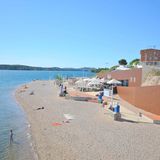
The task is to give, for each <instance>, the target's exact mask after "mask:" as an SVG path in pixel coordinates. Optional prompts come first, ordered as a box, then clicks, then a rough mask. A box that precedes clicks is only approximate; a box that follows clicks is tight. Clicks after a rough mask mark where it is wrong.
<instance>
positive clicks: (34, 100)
mask: <svg viewBox="0 0 160 160" xmlns="http://www.w3.org/2000/svg"><path fill="white" fill-rule="evenodd" d="M24 87H25V89H24ZM31 92H33V93H34V94H31ZM58 92H59V89H58V87H57V86H55V85H54V83H53V81H32V82H31V83H28V84H26V86H25V85H22V86H21V87H20V88H18V89H17V90H16V93H15V97H16V100H17V103H18V105H19V106H21V107H22V108H23V109H24V111H25V113H26V115H27V118H28V122H29V123H30V125H31V128H30V130H31V135H32V136H31V140H32V142H33V146H34V150H35V152H36V154H37V155H38V159H40V160H48V159H49V160H50V159H56V160H75V159H76V160H82V159H86V160H91V159H92V160H106V159H110V160H123V159H130V160H133V159H140V160H141V159H146V160H150V159H152V160H156V159H157V157H158V156H160V155H159V152H158V150H159V149H160V147H159V146H160V142H159V141H158V139H159V138H160V129H159V126H157V125H153V124H145V123H140V124H139V123H131V122H116V121H114V120H113V118H111V117H110V116H108V113H107V112H106V110H104V109H103V108H102V107H101V105H100V104H98V103H91V102H79V101H78V102H77V101H73V100H67V99H65V98H64V97H59V96H58ZM42 107H44V109H42ZM39 108H40V109H39ZM65 114H70V115H72V117H73V118H72V120H70V121H69V123H65V120H66V119H65V117H64V115H65ZM146 133H147V134H146ZM142 140H143V143H141V144H143V145H140V144H139V143H138V142H141V141H142ZM133 142H135V143H133ZM151 145H152V148H150V146H151ZM157 148H158V149H157ZM142 150H143V152H142ZM153 153H154V154H153Z"/></svg>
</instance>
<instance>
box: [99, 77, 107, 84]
mask: <svg viewBox="0 0 160 160" xmlns="http://www.w3.org/2000/svg"><path fill="white" fill-rule="evenodd" d="M108 81H109V80H108V79H105V78H102V79H100V82H101V83H107V82H108Z"/></svg>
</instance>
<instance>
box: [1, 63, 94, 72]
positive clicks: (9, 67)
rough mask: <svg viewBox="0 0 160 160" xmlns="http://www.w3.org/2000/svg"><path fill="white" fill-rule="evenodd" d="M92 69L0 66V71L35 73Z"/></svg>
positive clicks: (88, 69) (87, 68) (87, 69)
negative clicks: (34, 71)
mask: <svg viewBox="0 0 160 160" xmlns="http://www.w3.org/2000/svg"><path fill="white" fill-rule="evenodd" d="M93 69H94V68H89V67H84V68H59V67H33V66H26V65H8V64H0V70H28V71H29V70H32V71H33V70H36V71H91V70H93Z"/></svg>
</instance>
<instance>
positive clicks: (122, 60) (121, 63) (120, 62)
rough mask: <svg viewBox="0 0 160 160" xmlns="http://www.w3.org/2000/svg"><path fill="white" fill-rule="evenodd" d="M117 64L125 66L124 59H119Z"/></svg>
mask: <svg viewBox="0 0 160 160" xmlns="http://www.w3.org/2000/svg"><path fill="white" fill-rule="evenodd" d="M118 62H119V65H127V61H126V60H125V59H120V60H119V61H118Z"/></svg>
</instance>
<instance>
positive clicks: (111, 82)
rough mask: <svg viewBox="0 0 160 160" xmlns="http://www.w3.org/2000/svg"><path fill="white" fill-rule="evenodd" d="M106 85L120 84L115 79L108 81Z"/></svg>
mask: <svg viewBox="0 0 160 160" xmlns="http://www.w3.org/2000/svg"><path fill="white" fill-rule="evenodd" d="M107 84H122V82H121V81H118V80H116V79H112V80H110V81H108V82H107Z"/></svg>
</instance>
